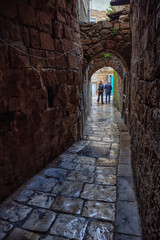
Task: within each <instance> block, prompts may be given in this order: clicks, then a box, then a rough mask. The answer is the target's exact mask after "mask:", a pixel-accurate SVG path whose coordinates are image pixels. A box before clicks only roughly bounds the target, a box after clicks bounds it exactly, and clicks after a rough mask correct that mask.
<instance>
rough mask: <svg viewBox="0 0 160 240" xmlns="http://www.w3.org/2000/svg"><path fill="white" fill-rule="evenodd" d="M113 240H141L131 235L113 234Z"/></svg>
mask: <svg viewBox="0 0 160 240" xmlns="http://www.w3.org/2000/svg"><path fill="white" fill-rule="evenodd" d="M114 239H115V240H141V237H136V236H133V235H124V234H118V233H117V234H115V238H114Z"/></svg>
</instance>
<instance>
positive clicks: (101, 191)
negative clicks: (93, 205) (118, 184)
mask: <svg viewBox="0 0 160 240" xmlns="http://www.w3.org/2000/svg"><path fill="white" fill-rule="evenodd" d="M81 197H82V198H85V199H89V200H99V201H105V202H115V201H116V188H115V187H114V186H103V185H96V184H85V187H84V190H83V192H82V193H81Z"/></svg>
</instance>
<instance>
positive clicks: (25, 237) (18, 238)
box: [6, 228, 40, 240]
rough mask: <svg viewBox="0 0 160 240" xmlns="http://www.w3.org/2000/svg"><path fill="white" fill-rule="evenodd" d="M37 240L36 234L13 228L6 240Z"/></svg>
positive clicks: (38, 237)
mask: <svg viewBox="0 0 160 240" xmlns="http://www.w3.org/2000/svg"><path fill="white" fill-rule="evenodd" d="M31 239H32V240H39V239H40V236H39V235H38V234H35V233H32V232H28V231H25V230H22V229H20V228H15V229H14V230H13V231H12V232H11V234H10V235H9V236H8V238H7V239H6V240H31Z"/></svg>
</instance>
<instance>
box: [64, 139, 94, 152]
mask: <svg viewBox="0 0 160 240" xmlns="http://www.w3.org/2000/svg"><path fill="white" fill-rule="evenodd" d="M89 143H90V141H79V142H77V143H75V144H73V145H72V146H71V147H70V148H68V149H67V151H68V152H71V153H79V152H81V151H82V150H83V149H84V148H85V147H86V146H87V145H89Z"/></svg>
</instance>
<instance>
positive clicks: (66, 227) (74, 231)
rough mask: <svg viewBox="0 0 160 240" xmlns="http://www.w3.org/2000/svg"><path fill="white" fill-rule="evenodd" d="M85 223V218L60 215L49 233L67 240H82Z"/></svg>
mask: <svg viewBox="0 0 160 240" xmlns="http://www.w3.org/2000/svg"><path fill="white" fill-rule="evenodd" d="M87 223H88V222H87V220H86V219H85V218H82V217H75V216H71V215H66V214H60V215H59V216H58V218H57V220H56V222H55V223H54V225H53V227H52V228H51V231H50V233H51V234H54V235H59V236H63V237H67V238H69V239H77V240H82V239H83V237H84V234H85V230H86V227H87Z"/></svg>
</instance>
